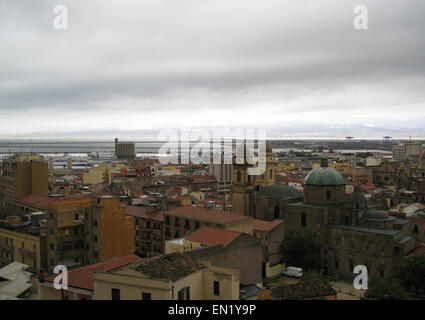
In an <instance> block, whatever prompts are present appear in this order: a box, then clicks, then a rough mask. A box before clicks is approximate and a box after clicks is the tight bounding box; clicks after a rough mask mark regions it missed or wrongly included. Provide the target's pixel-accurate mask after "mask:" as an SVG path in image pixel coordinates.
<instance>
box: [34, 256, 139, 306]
mask: <svg viewBox="0 0 425 320" xmlns="http://www.w3.org/2000/svg"><path fill="white" fill-rule="evenodd" d="M139 260H141V258H140V257H139V256H137V255H135V254H132V255H128V256H124V257H120V258H115V259H108V260H105V261H102V262H98V263H95V264H90V265H86V266H83V267H79V268H74V269H70V270H68V289H64V290H63V291H62V290H58V289H55V288H54V285H53V282H54V280H55V278H56V277H57V276H58V275H57V274H52V275H49V276H47V277H44V278H41V279H40V280H39V283H38V294H39V299H40V300H92V299H93V271H109V270H113V269H116V268H119V267H123V266H126V265H129V264H131V263H133V262H136V261H139Z"/></svg>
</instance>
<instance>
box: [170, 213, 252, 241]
mask: <svg viewBox="0 0 425 320" xmlns="http://www.w3.org/2000/svg"><path fill="white" fill-rule="evenodd" d="M163 215H164V218H163V219H164V226H163V232H164V234H163V240H164V241H166V240H170V239H175V238H180V237H183V236H186V235H189V234H190V233H192V232H194V231H195V230H197V229H199V228H201V227H204V226H205V227H216V228H222V229H225V230H231V231H237V232H244V233H248V234H251V235H252V230H253V229H252V225H253V219H252V218H251V217H248V216H244V215H240V214H234V213H230V212H229V211H224V210H217V209H208V208H203V207H196V206H185V207H178V208H174V209H172V210H169V211H165V212H163Z"/></svg>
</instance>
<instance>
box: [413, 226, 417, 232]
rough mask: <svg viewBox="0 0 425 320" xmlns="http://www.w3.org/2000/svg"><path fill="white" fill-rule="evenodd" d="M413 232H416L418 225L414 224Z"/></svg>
mask: <svg viewBox="0 0 425 320" xmlns="http://www.w3.org/2000/svg"><path fill="white" fill-rule="evenodd" d="M413 233H418V225H417V224H415V226H414V227H413Z"/></svg>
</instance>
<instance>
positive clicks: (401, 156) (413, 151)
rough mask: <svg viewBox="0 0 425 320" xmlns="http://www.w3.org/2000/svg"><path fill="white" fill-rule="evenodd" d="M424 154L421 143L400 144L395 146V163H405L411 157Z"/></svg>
mask: <svg viewBox="0 0 425 320" xmlns="http://www.w3.org/2000/svg"><path fill="white" fill-rule="evenodd" d="M421 153H422V144H421V143H420V142H419V141H413V142H405V143H399V144H396V145H394V146H393V159H394V161H404V160H405V159H406V158H409V157H418V156H420V154H421Z"/></svg>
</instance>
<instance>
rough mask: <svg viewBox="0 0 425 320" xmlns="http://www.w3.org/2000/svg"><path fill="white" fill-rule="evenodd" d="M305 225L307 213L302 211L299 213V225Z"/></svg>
mask: <svg viewBox="0 0 425 320" xmlns="http://www.w3.org/2000/svg"><path fill="white" fill-rule="evenodd" d="M306 225H307V215H306V214H305V213H304V212H303V213H301V227H305V226H306Z"/></svg>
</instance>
